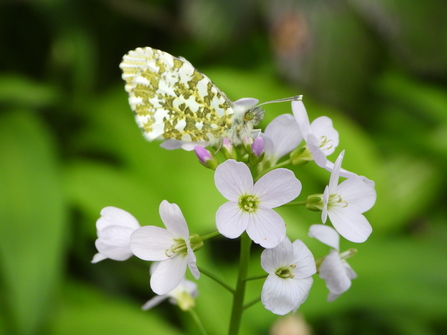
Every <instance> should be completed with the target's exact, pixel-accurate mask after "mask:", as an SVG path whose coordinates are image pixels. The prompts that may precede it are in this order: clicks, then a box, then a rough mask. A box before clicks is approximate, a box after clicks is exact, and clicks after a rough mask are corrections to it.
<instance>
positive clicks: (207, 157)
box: [194, 145, 219, 170]
mask: <svg viewBox="0 0 447 335" xmlns="http://www.w3.org/2000/svg"><path fill="white" fill-rule="evenodd" d="M194 152H195V153H196V156H197V158H198V159H199V162H200V163H201V164H202V165H203V166H205V167H207V168H209V169H212V170H216V168H217V166H218V165H219V161H218V160H217V159H216V157H214V156H213V155H212V154H211V153H210V152H209V151H208V150H207V149H205V148H204V147H201V146H199V145H197V146H195V147H194Z"/></svg>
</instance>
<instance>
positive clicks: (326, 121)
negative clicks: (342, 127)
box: [310, 116, 339, 156]
mask: <svg viewBox="0 0 447 335" xmlns="http://www.w3.org/2000/svg"><path fill="white" fill-rule="evenodd" d="M310 128H311V131H312V133H313V134H314V135H315V136H316V137H317V138H318V140H319V142H320V145H321V144H322V143H321V142H322V141H323V140H324V141H326V145H323V146H321V147H320V148H321V149H322V150H323V152H324V154H325V155H326V156H329V155H330V154H332V153H333V152H334V150H335V148H337V146H338V143H339V141H338V131H337V130H335V129H334V127H333V125H332V120H331V119H330V118H328V117H327V116H320V117H319V118H316V119H315V120H314V121H312V123H311V125H310Z"/></svg>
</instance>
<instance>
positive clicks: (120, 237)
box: [92, 206, 140, 263]
mask: <svg viewBox="0 0 447 335" xmlns="http://www.w3.org/2000/svg"><path fill="white" fill-rule="evenodd" d="M138 228H140V224H139V223H138V221H137V219H135V218H134V217H133V216H132V215H131V214H130V213H128V212H126V211H125V210H122V209H120V208H116V207H111V206H109V207H105V208H103V209H102V210H101V217H100V218H99V219H98V220H97V221H96V230H97V234H98V239H97V240H96V241H95V246H96V249H98V253H97V254H96V255H95V256H93V260H92V263H97V262H99V261H102V260H104V259H106V258H110V259H113V260H114V261H125V260H127V259H129V258H130V257H132V256H133V254H132V251H131V250H130V235H132V233H133V232H134V231H135V230H136V229H138Z"/></svg>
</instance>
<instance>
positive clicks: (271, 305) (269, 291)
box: [261, 274, 313, 315]
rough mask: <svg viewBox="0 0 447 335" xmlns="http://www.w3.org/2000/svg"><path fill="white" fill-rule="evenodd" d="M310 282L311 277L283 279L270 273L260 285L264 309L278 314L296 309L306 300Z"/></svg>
mask: <svg viewBox="0 0 447 335" xmlns="http://www.w3.org/2000/svg"><path fill="white" fill-rule="evenodd" d="M312 282H313V280H312V277H309V278H305V279H283V278H279V277H278V276H276V275H275V274H271V275H269V276H268V277H267V279H266V281H265V283H264V286H263V287H262V293H261V300H262V303H263V305H264V307H265V308H266V309H268V310H269V311H271V312H273V313H275V314H278V315H284V314H287V313H289V312H291V311H296V310H297V309H298V307H299V306H300V305H301V304H302V303H303V302H304V300H306V298H307V296H308V294H309V291H310V288H311V286H312Z"/></svg>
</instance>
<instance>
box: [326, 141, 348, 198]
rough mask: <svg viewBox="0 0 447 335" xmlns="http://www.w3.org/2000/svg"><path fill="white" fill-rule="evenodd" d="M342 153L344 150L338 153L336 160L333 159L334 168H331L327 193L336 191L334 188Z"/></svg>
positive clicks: (336, 182)
mask: <svg viewBox="0 0 447 335" xmlns="http://www.w3.org/2000/svg"><path fill="white" fill-rule="evenodd" d="M344 155H345V151H344V150H343V151H342V152H341V153H340V155H338V157H337V160H336V161H335V164H334V169H333V170H332V173H331V177H330V179H329V194H334V193H336V191H335V189H336V187H337V185H338V178H339V177H340V168H341V163H342V161H343V156H344Z"/></svg>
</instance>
